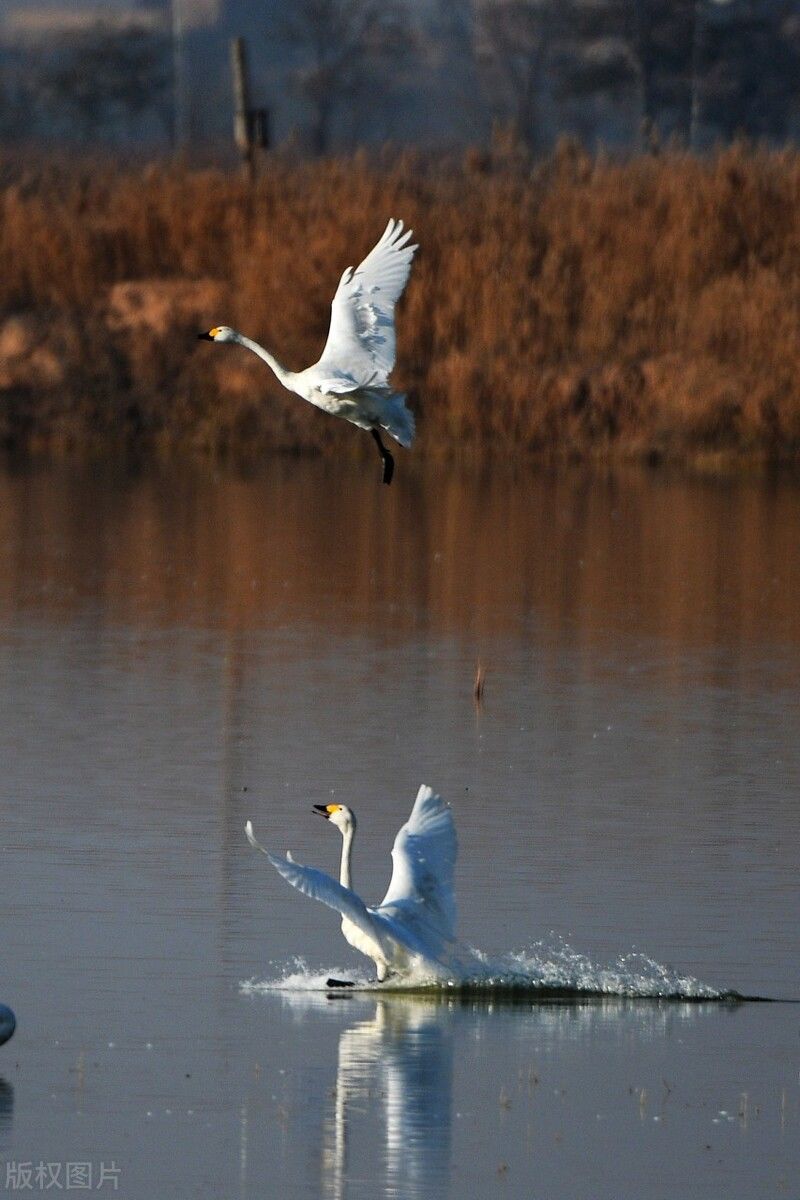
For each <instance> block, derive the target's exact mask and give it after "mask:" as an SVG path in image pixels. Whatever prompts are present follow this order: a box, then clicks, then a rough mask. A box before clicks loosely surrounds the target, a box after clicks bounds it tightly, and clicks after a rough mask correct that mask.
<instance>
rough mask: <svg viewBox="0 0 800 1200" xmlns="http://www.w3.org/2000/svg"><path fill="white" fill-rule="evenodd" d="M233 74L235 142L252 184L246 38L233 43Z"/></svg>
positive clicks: (252, 155)
mask: <svg viewBox="0 0 800 1200" xmlns="http://www.w3.org/2000/svg"><path fill="white" fill-rule="evenodd" d="M231 69H232V72H233V140H234V141H235V142H236V146H237V148H238V150H239V153H240V154H241V156H242V165H243V167H244V171H245V175H246V176H247V178H248V179H249V181H250V182H251V183H252V182H253V181H254V180H255V176H256V161H255V147H254V146H253V139H252V137H251V127H250V79H249V76H248V72H247V52H246V49H245V44H244V38H241V37H235V38H233V40H232V41H231Z"/></svg>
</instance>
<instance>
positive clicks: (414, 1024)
mask: <svg viewBox="0 0 800 1200" xmlns="http://www.w3.org/2000/svg"><path fill="white" fill-rule="evenodd" d="M443 1018H444V1019H443ZM452 1033H453V1030H452V1023H451V1022H450V1021H448V1020H447V1016H446V1014H445V1013H443V1011H442V1009H441V1007H440V1006H438V1005H430V1004H424V1003H423V1004H421V1003H419V1002H416V1003H415V1002H413V1001H412V1002H408V1001H405V1002H403V1001H397V1000H392V1001H386V1000H378V1001H376V1002H375V1008H374V1013H373V1015H372V1016H371V1017H370V1018H369V1019H367V1020H363V1021H357V1022H355V1023H354V1024H352V1025H349V1026H348V1027H347V1028H346V1029H343V1030H342V1032H341V1034H340V1036H339V1061H338V1066H337V1071H336V1085H335V1089H334V1095H333V1111H332V1112H331V1113H329V1114H328V1116H327V1118H326V1120H325V1126H324V1133H323V1163H322V1167H323V1182H324V1187H325V1194H326V1195H328V1196H330V1197H331V1200H344V1197H345V1195H346V1192H345V1180H346V1178H347V1173H348V1172H347V1148H348V1121H349V1118H350V1116H351V1114H352V1115H355V1114H356V1113H358V1112H359V1111H363V1110H364V1109H365V1108H366V1107H367V1106H368V1105H369V1106H372V1105H377V1106H380V1107H381V1108H382V1109H383V1119H384V1123H385V1150H384V1156H383V1159H384V1169H385V1180H384V1189H383V1192H382V1194H383V1195H387V1196H394V1195H397V1196H401V1195H403V1196H416V1195H422V1194H423V1193H424V1194H425V1195H427V1196H431V1197H435V1196H438V1195H440V1194H441V1195H443V1194H444V1193H445V1191H446V1188H447V1180H448V1175H449V1168H450V1118H451V1113H450V1109H451V1103H452V1090H453V1089H452V1077H453V1037H452Z"/></svg>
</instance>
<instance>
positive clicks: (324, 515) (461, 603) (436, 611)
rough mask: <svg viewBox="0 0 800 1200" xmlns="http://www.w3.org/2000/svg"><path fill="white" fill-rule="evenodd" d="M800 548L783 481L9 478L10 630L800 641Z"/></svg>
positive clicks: (1, 516)
mask: <svg viewBox="0 0 800 1200" xmlns="http://www.w3.org/2000/svg"><path fill="white" fill-rule="evenodd" d="M388 493H391V494H388ZM798 536H800V504H798V490H797V486H796V484H795V482H794V481H793V480H791V479H790V478H785V477H778V478H775V479H771V478H754V479H749V480H748V479H744V480H743V479H741V478H737V479H732V480H719V479H716V480H708V479H706V480H703V479H694V480H692V479H689V480H687V479H686V478H685V477H684V478H676V477H672V476H670V475H669V474H668V473H648V472H643V471H634V470H630V471H620V472H617V473H615V474H613V475H608V476H597V475H593V474H592V473H591V472H587V471H584V470H581V471H577V470H576V471H575V472H571V471H568V470H567V471H562V472H560V473H559V474H557V475H547V474H545V473H537V474H526V475H524V476H521V477H519V478H517V479H510V478H509V477H508V476H507V475H504V474H503V473H502V472H497V471H494V472H488V471H487V472H484V473H482V474H475V473H468V474H467V473H459V472H458V471H448V472H443V471H441V469H440V468H439V467H438V466H436V465H433V464H430V465H428V466H425V465H424V464H409V469H408V470H406V471H404V472H403V473H402V475H401V477H400V478H399V479H398V481H397V485H396V486H394V487H392V488H391V489H383V490H382V491H381V490H379V489H377V488H376V487H375V481H374V478H373V476H372V472H371V471H365V472H360V471H359V470H358V469H354V468H353V464H348V469H347V470H346V471H341V470H337V469H336V467H335V465H334V464H329V463H323V462H315V461H298V460H294V459H288V460H274V461H273V462H272V463H271V464H270V465H269V468H268V469H267V470H265V472H264V474H263V475H262V476H259V477H258V478H252V479H241V478H236V477H234V476H222V477H217V478H214V479H213V480H209V479H208V476H207V475H203V474H192V472H191V471H188V470H186V471H183V472H181V471H175V470H171V471H170V472H168V473H165V474H164V475H163V476H161V475H159V474H157V473H155V474H154V473H149V474H146V475H128V476H122V477H120V476H119V475H111V476H110V477H106V478H98V477H97V476H95V475H92V474H89V473H86V474H83V475H81V474H75V473H74V472H66V471H65V472H63V473H62V474H58V473H56V472H48V473H43V472H36V471H29V470H28V471H25V470H23V471H19V472H14V473H6V474H3V475H2V476H0V616H3V617H5V618H6V620H7V619H9V618H10V617H11V616H12V615H13V613H14V611H15V610H18V609H19V608H20V607H25V608H29V607H31V606H34V607H35V608H36V609H38V610H49V611H51V612H52V611H53V610H60V611H64V610H75V609H80V608H82V607H83V606H84V604H85V603H86V601H87V599H91V600H92V601H102V607H103V610H104V613H105V615H106V616H107V617H109V618H112V619H114V620H116V621H123V622H126V623H129V624H131V625H133V626H136V625H139V624H142V623H146V624H150V623H152V622H155V623H156V624H158V625H165V624H166V625H172V624H175V623H178V624H184V623H186V622H187V621H188V622H190V623H193V624H196V623H199V624H203V625H208V624H209V623H211V624H214V625H218V624H220V625H223V626H225V627H227V628H228V629H231V630H234V631H235V630H238V629H247V628H253V627H262V626H264V625H265V624H268V625H274V624H276V623H281V622H282V621H284V620H287V619H288V620H291V621H297V620H303V621H309V622H312V623H313V624H314V625H315V626H320V625H323V626H325V627H326V628H340V629H344V628H348V627H349V626H350V625H351V624H352V622H353V620H354V619H359V618H365V619H367V620H369V621H372V620H374V619H375V616H376V614H377V613H380V614H382V617H383V618H384V619H386V618H387V617H388V618H390V622H391V624H392V625H393V626H394V627H395V628H396V629H397V630H398V631H403V632H408V631H409V630H416V631H419V630H421V629H425V630H428V629H434V630H436V631H442V630H446V631H460V632H467V631H468V632H469V633H471V634H473V635H480V634H481V633H482V632H489V631H491V633H492V634H495V635H496V634H498V633H501V632H503V631H504V630H505V631H517V630H518V629H519V622H520V621H523V622H530V621H531V620H534V621H535V623H536V627H537V628H542V629H547V630H549V631H550V632H551V633H555V634H559V633H563V632H564V631H566V630H570V631H572V632H577V633H578V635H579V639H580V640H581V641H584V642H593V641H594V640H596V639H597V637H598V636H600V635H604V634H605V633H606V632H607V631H608V630H609V629H613V630H614V631H617V632H618V631H619V630H620V629H624V630H626V631H627V632H628V633H632V634H634V635H636V636H641V637H646V638H647V637H652V636H655V635H658V636H663V637H665V638H667V639H668V640H669V641H670V642H673V643H675V642H677V643H684V644H686V643H689V642H691V643H698V642H699V643H701V644H713V643H716V642H717V641H719V640H720V638H722V637H724V638H726V639H728V640H729V641H731V642H733V643H742V644H745V643H747V642H748V640H751V639H752V638H753V637H758V638H762V639H763V638H764V637H765V636H772V637H773V638H774V639H777V640H784V639H785V640H789V641H791V642H797V641H800V610H799V609H798V606H797V605H796V604H794V602H793V601H794V597H795V596H796V595H797V594H798V591H799V590H800V558H798V556H797V555H796V553H795V547H796V545H797V540H798ZM321 589H322V592H323V593H324V597H325V604H324V606H321V605H320V600H321Z"/></svg>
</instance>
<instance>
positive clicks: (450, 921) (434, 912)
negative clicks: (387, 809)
mask: <svg viewBox="0 0 800 1200" xmlns="http://www.w3.org/2000/svg"><path fill="white" fill-rule="evenodd" d="M457 856H458V840H457V838H456V827H455V824H454V823H453V814H452V812H451V811H450V806H449V805H448V804H445V802H444V801H443V800H442V798H441V796H437V795H436V793H435V792H434V791H433V790H432V789H431V788H429V787H425V786H424V785H423V786H422V787H421V788H420V789H419V791H418V792H417V798H416V800H415V801H414V807H413V808H412V810H411V815H410V817H409V818H408V820H407V821H406V823H405V825H404V826H403V827H402V829H401V830H400V831H399V833H398V834H397V837H396V838H395V839H394V846H393V847H392V863H393V869H392V878H391V881H390V883H389V890H388V891H387V893H386V895H385V896H384V897H383V900H382V901H381V903H380V905H379V910H380V911H383V910H388V909H389V908H396V909H401V908H407V907H408V906H409V905H415V906H421V907H422V908H423V909H424V912H425V919H426V921H427V922H428V923H429V924H430V925H432V926H435V927H436V928H437V929H438V931H439V932H440V933H441V934H442V935H443V936H444V937H453V936H454V935H455V926H456V901H455V892H454V888H453V872H454V870H455V865H456V858H457Z"/></svg>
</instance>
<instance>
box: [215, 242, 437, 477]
mask: <svg viewBox="0 0 800 1200" xmlns="http://www.w3.org/2000/svg"><path fill="white" fill-rule="evenodd" d="M411 237H412V232H411V230H410V229H408V230H406V232H405V233H404V232H403V222H402V221H389V224H388V225H387V226H386V229H385V231H384V234H383V237H382V238H381V239H380V241H379V242H378V243H377V245H376V246H374V247H373V248H372V250H370V252H369V254H368V255H367V257H366V258H365V259H364V261H363V262H362V263H361V265H360V266H358V267H356V268H355V270H353V268H352V267H348V268H347V270H346V271H345V272H344V274H343V275H342V278H341V279H340V280H339V286H338V288H337V289H336V295H335V296H334V298H333V304H332V306H331V324H330V330H329V332H328V340H327V342H326V343H325V349H324V350H323V351H322V357H321V358H320V360H319V362H317V363H315V364H314V365H313V366H312V367H308V368H307V369H306V370H305V371H297V372H295V371H287V370H286V368H285V367H282V366H281V364H280V363H279V362H278V361H277V360H276V359H275V358H273V356H272V355H271V354H270V353H269V351H267V350H265V349H264V347H263V346H259V344H258V342H254V341H253V340H252V339H251V338H249V337H245V336H244V334H242V333H239V332H238V331H237V330H236V329H231V327H230V326H229V325H217V326H215V327H214V328H213V329H209V331H208V333H200V334H198V337H199V338H201V339H202V340H204V341H210V342H236V343H237V345H239V346H245V347H246V348H247V349H248V350H252V351H253V353H254V354H257V355H258V357H259V358H261V359H263V360H264V362H265V363H266V364H267V366H268V367H270V368H271V369H272V371H273V372H274V373H275V375H276V376H277V378H278V379H279V380H280V382H281V383H282V384H283V386H284V387H285V388H287V389H288V390H289V391H290V392H296V393H297V395H298V396H302V397H303V399H304V400H308V401H309V402H310V403H311V404H314V405H316V407H317V408H321V409H323V410H324V411H325V412H328V413H332V414H333V415H334V416H336V417H343V418H344V419H345V420H346V421H351V422H352V424H353V425H357V426H358V427H359V428H360V429H367V430H369V432H370V433H371V434H372V436H373V438H374V439H375V442H376V444H377V447H378V450H379V452H380V456H381V461H382V462H383V482H384V483H391V482H392V475H393V474H394V459H393V457H392V455H391V454H390V453H389V451H388V450H387V449H386V447H385V446H384V444H383V441H382V439H381V435H380V430H381V429H385V430H386V432H387V433H390V434H391V435H392V437H393V438H394V439H395V440H396V441H398V442H399V443H400V445H401V446H410V445H411V442H412V440H413V437H414V417H413V415H412V413H411V412H410V411H409V409H408V408H407V407H406V398H405V396H404V395H403V394H402V393H400V392H394V391H392V388H391V386H390V384H389V374H390V372H391V370H392V368H393V367H394V359H395V332H394V306H395V304H396V303H397V301H398V300H399V298H400V296H401V294H402V291H403V288H404V287H405V285H406V281H407V280H408V276H409V272H410V271H411V260H412V258H413V257H414V251H415V250H416V249H417V246H409V244H408V243H409V241H410V240H411Z"/></svg>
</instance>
